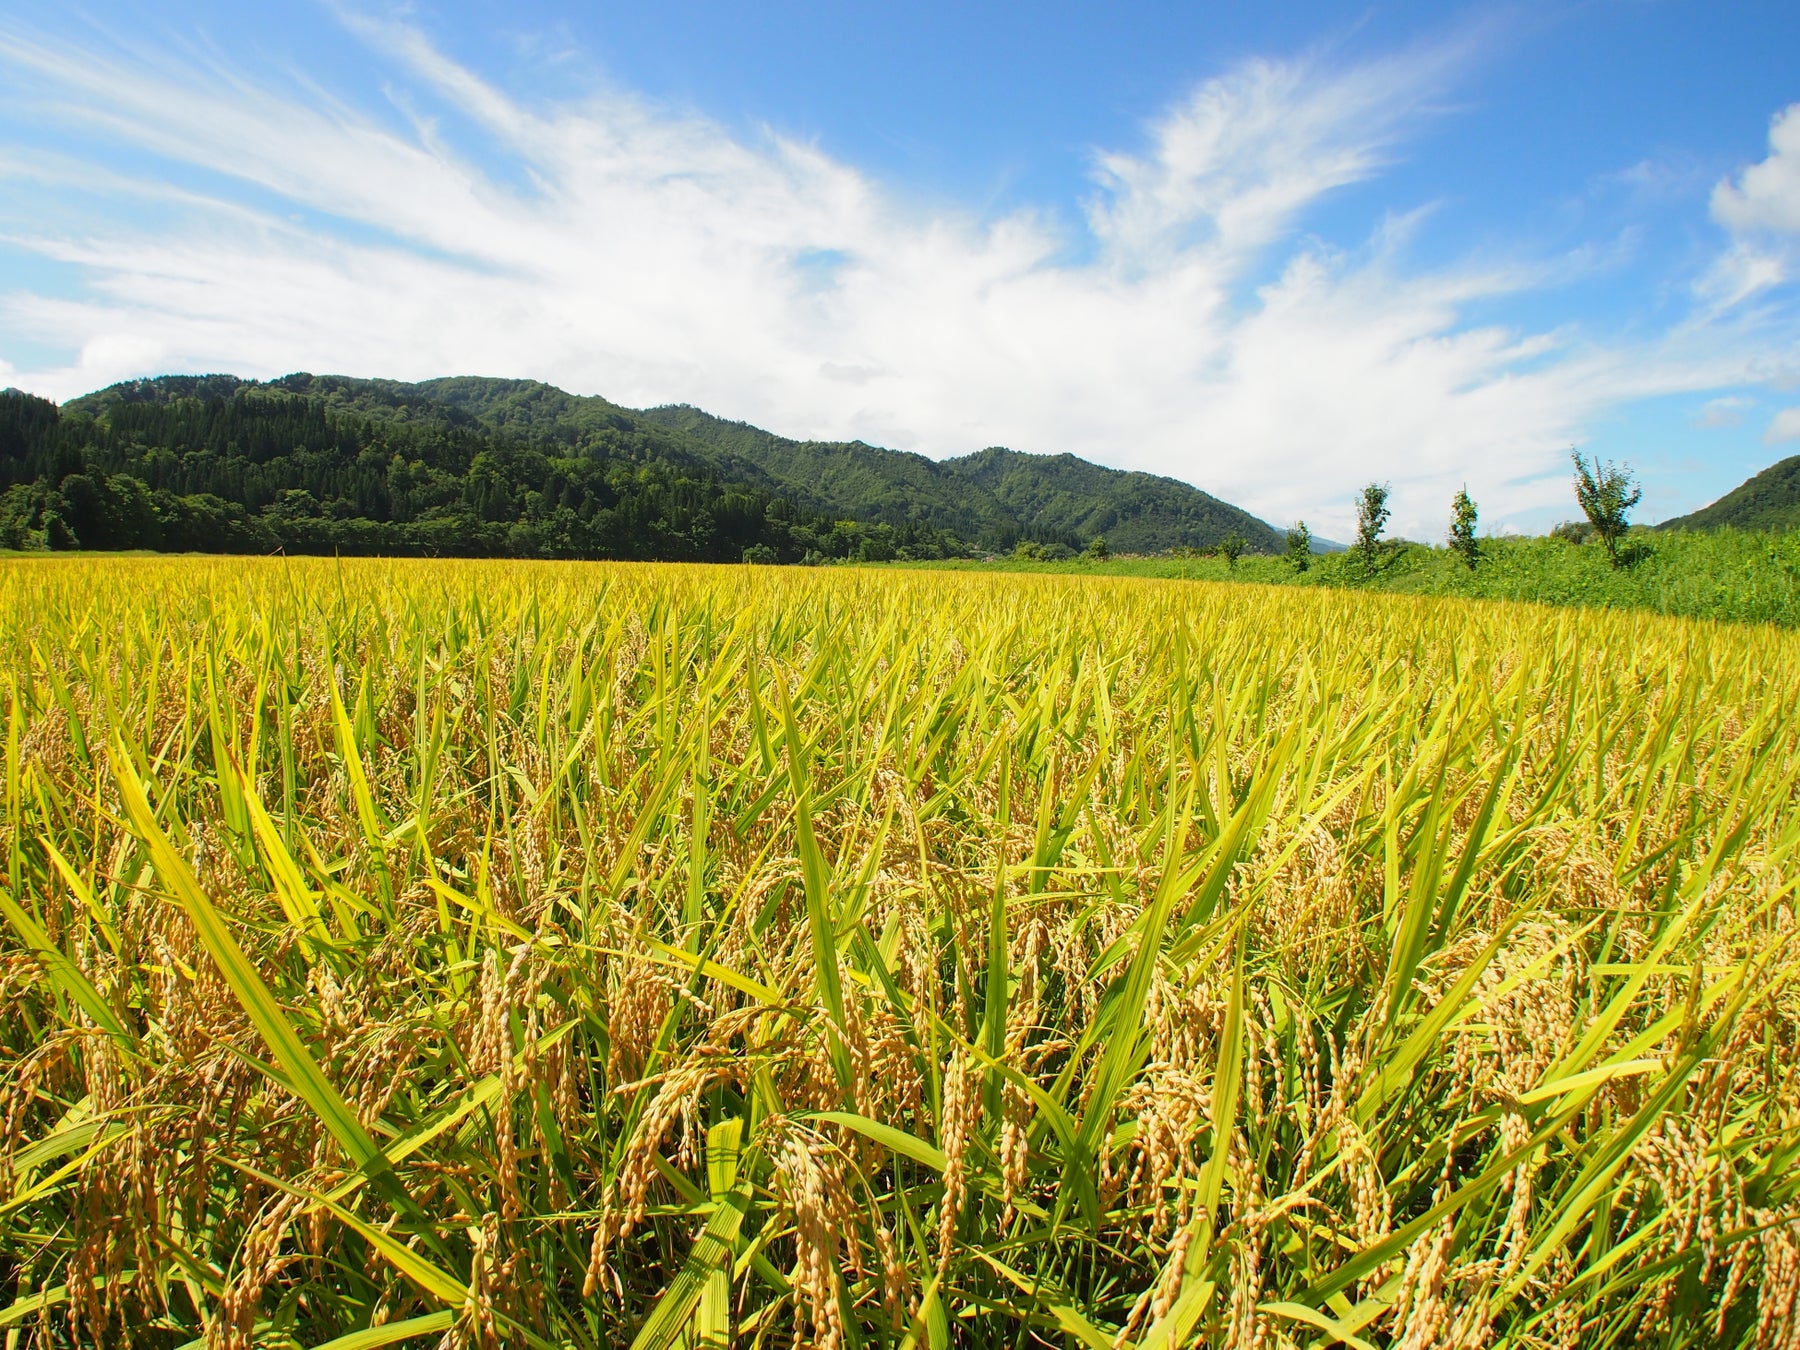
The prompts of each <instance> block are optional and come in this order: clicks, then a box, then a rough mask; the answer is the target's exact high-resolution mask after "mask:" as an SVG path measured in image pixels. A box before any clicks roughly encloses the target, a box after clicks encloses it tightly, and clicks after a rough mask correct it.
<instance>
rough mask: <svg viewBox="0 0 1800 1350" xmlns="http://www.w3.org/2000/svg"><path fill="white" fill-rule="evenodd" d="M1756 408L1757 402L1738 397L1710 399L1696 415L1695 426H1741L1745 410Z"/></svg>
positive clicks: (1729, 396)
mask: <svg viewBox="0 0 1800 1350" xmlns="http://www.w3.org/2000/svg"><path fill="white" fill-rule="evenodd" d="M1755 406H1756V400H1754V399H1748V398H1742V397H1739V396H1736V395H1728V396H1727V397H1725V398H1715V399H1709V400H1708V401H1707V402H1706V403H1704V404H1702V405H1701V407H1700V411H1699V412H1698V413H1696V414H1695V415H1694V425H1695V426H1697V427H1735V426H1741V425H1742V424H1743V421H1744V410H1745V409H1747V408H1754V407H1755Z"/></svg>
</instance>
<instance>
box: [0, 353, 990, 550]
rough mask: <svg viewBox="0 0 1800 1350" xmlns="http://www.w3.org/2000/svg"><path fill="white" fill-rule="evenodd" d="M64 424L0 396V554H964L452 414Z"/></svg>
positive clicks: (915, 536)
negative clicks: (519, 435) (72, 551)
mask: <svg viewBox="0 0 1800 1350" xmlns="http://www.w3.org/2000/svg"><path fill="white" fill-rule="evenodd" d="M208 378H209V377H196V378H193V379H189V380H186V381H183V382H181V383H179V384H177V383H176V382H173V381H158V382H153V383H154V386H155V387H154V388H152V387H151V385H150V383H147V384H146V386H145V389H144V391H143V392H141V394H133V393H132V392H131V391H130V390H129V389H127V390H126V392H125V393H123V394H121V395H120V396H118V397H115V398H112V399H109V400H107V401H105V402H103V403H101V404H99V405H93V404H92V400H84V401H82V404H86V405H89V406H82V404H78V405H77V406H75V407H73V408H70V409H58V408H57V407H56V405H54V404H52V403H48V402H46V401H44V400H43V399H39V398H34V397H32V396H30V395H27V394H21V393H19V392H17V391H13V390H8V391H6V392H5V393H0V548H11V549H34V548H43V549H66V548H90V549H127V548H142V549H162V550H169V551H193V552H219V553H251V552H274V551H276V550H286V551H288V552H294V553H327V554H329V553H345V554H395V555H406V554H412V555H443V556H505V557H531V558H536V557H545V558H621V559H662V560H686V561H707V562H736V561H739V560H743V559H749V560H753V561H768V562H801V561H806V560H808V559H812V560H824V559H834V558H853V559H861V560H865V561H882V560H886V559H890V558H894V557H908V556H910V557H919V558H927V557H942V556H946V555H951V554H955V553H959V552H962V551H963V548H962V545H961V544H960V542H959V541H958V540H956V539H955V538H954V537H952V536H949V535H947V534H945V533H943V532H941V531H937V530H934V529H932V528H930V527H929V526H925V525H910V524H903V525H900V526H895V525H892V524H885V523H866V522H857V521H840V520H833V519H829V518H827V517H823V516H820V515H818V514H816V513H814V512H810V511H807V510H805V509H803V508H801V507H798V506H796V505H795V504H794V503H793V502H791V501H790V500H788V499H787V498H785V497H783V496H781V495H778V494H776V493H773V492H770V491H768V490H767V489H765V488H763V487H760V486H755V485H748V484H743V483H732V482H727V481H722V480H721V479H719V478H718V477H717V476H716V475H714V474H712V473H710V472H708V471H707V469H706V468H705V467H704V466H703V465H698V464H696V463H694V462H691V461H684V460H683V459H682V458H680V457H673V456H660V455H658V453H657V447H655V446H654V445H642V444H633V443H632V442H631V440H630V438H629V437H626V436H623V435H618V436H611V437H604V438H602V437H591V438H589V439H588V442H587V443H586V444H584V445H582V446H581V447H579V448H575V447H569V446H566V445H558V444H555V443H554V442H552V441H547V440H543V439H539V440H538V441H537V442H536V443H533V442H530V441H524V440H515V439H510V438H507V437H505V436H503V435H501V434H497V433H496V432H494V431H493V430H492V429H490V428H487V427H483V426H481V425H480V424H478V423H476V422H475V421H474V420H473V419H471V418H468V417H458V416H457V415H456V414H455V411H454V410H440V409H433V408H430V407H428V406H422V407H420V408H417V409H406V410H404V413H405V415H401V416H395V415H393V412H392V411H391V410H383V412H385V413H386V414H387V415H372V414H368V413H364V412H362V411H360V410H349V409H346V408H344V407H343V406H342V405H341V402H334V401H333V400H332V399H331V398H329V397H326V396H323V395H322V394H320V393H311V392H309V393H298V392H288V391H285V390H283V389H280V388H278V387H271V386H246V385H241V384H238V382H236V381H231V382H229V383H223V382H217V381H215V383H211V384H209V383H208Z"/></svg>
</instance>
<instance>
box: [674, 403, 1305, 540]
mask: <svg viewBox="0 0 1800 1350" xmlns="http://www.w3.org/2000/svg"><path fill="white" fill-rule="evenodd" d="M644 416H645V417H647V418H649V419H651V420H653V421H656V422H659V423H661V424H662V425H664V426H669V427H675V428H679V429H680V430H682V431H684V432H686V433H688V434H689V435H691V436H694V437H695V438H696V439H699V440H702V441H705V442H706V443H707V444H709V445H714V446H717V447H719V448H721V449H724V450H728V451H730V452H731V453H733V454H735V455H736V456H738V457H740V458H742V459H746V460H749V461H751V462H752V463H754V464H756V465H757V466H758V467H759V468H762V469H764V470H765V471H767V472H768V473H769V474H770V476H771V477H772V478H773V479H774V480H775V481H777V482H779V483H781V484H782V485H783V487H784V488H786V489H787V490H789V491H791V492H793V493H794V494H795V497H796V500H799V501H804V502H806V503H807V504H809V505H813V506H816V507H817V508H818V509H819V510H822V511H852V512H854V511H856V510H860V509H866V507H865V504H866V503H869V502H875V503H878V510H879V512H880V513H881V514H880V517H879V518H881V519H892V520H898V519H919V520H925V521H929V522H930V523H931V524H933V525H936V526H937V527H938V528H940V529H944V530H948V531H950V532H951V533H953V534H957V535H959V536H960V537H962V538H964V539H972V540H976V541H978V542H980V543H982V544H983V545H985V546H987V547H990V548H1003V549H1005V548H1011V547H1012V546H1013V544H1014V543H1015V542H1017V541H1018V540H1019V539H1033V540H1041V541H1043V542H1046V543H1061V544H1064V545H1067V546H1072V547H1075V548H1080V547H1081V546H1082V545H1084V544H1085V543H1087V542H1088V541H1090V540H1092V539H1093V538H1095V537H1096V536H1104V537H1105V539H1106V541H1107V543H1108V545H1109V546H1110V547H1112V548H1114V549H1117V550H1121V551H1127V552H1161V551H1163V550H1166V549H1171V548H1182V547H1188V548H1201V547H1206V546H1209V545H1213V544H1216V543H1218V542H1219V540H1221V539H1223V538H1225V536H1227V535H1229V534H1234V533H1235V534H1239V535H1242V536H1243V537H1244V539H1245V540H1246V541H1247V542H1248V545H1249V547H1250V548H1252V549H1257V550H1261V551H1265V552H1276V551H1278V550H1279V549H1280V547H1281V543H1282V539H1281V535H1280V534H1279V533H1278V532H1277V531H1276V530H1274V529H1273V528H1272V527H1271V526H1269V525H1268V524H1267V523H1266V522H1264V521H1261V520H1258V519H1257V518H1256V517H1255V516H1253V515H1251V514H1250V513H1249V512H1247V511H1243V510H1240V509H1239V508H1238V507H1235V506H1232V505H1231V504H1230V503H1228V502H1222V501H1220V500H1219V499H1218V498H1216V497H1211V496H1208V495H1207V494H1206V493H1204V492H1201V491H1200V490H1199V489H1197V488H1194V487H1191V486H1189V485H1188V484H1186V483H1183V482H1179V481H1177V480H1176V479H1173V478H1161V477H1158V476H1156V475H1154V474H1147V473H1127V472H1124V471H1122V470H1119V469H1109V468H1105V467H1103V466H1101V465H1099V464H1092V463H1089V462H1088V461H1087V460H1084V459H1078V458H1076V457H1075V456H1074V455H1032V454H1024V453H1022V452H1020V451H1016V450H1006V449H1002V448H1000V447H997V446H996V447H990V448H988V449H986V450H980V451H977V452H976V453H974V454H972V455H964V456H961V457H958V458H951V459H944V460H930V459H926V458H925V457H924V456H923V455H913V454H906V453H903V452H901V451H898V450H882V449H878V448H876V447H874V446H869V445H864V444H862V443H861V442H860V441H851V442H825V441H793V440H788V439H786V438H784V437H780V436H774V435H771V434H770V433H769V432H766V431H761V430H759V429H758V428H756V427H752V426H747V425H745V424H744V423H741V422H725V421H722V420H721V419H719V418H716V417H712V416H710V415H708V414H706V413H703V412H701V411H700V410H699V409H697V408H688V407H669V408H652V409H650V410H649V411H648V412H647V413H645V414H644Z"/></svg>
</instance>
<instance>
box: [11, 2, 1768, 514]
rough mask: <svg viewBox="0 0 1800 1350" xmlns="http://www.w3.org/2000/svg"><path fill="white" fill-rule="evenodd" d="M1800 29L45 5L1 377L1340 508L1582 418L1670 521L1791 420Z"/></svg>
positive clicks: (1369, 13)
mask: <svg viewBox="0 0 1800 1350" xmlns="http://www.w3.org/2000/svg"><path fill="white" fill-rule="evenodd" d="M1796 52H1800V7H1796V6H1794V5H1792V4H1787V5H1778V4H1772V3H1770V4H1763V3H1742V4H1718V3H1715V4H1698V3H1673V2H1668V3H1657V2H1655V0H1629V2H1627V0H1615V2H1611V3H1589V4H1570V5H1551V4H1541V3H1540V4H1531V3H1525V4H1514V5H1506V6H1497V5H1469V6H1464V7H1460V8H1458V7H1451V6H1445V5H1442V4H1430V5H1428V4H1417V3H1403V4H1402V3H1396V4H1368V5H1360V6H1345V5H1330V4H1307V5H1300V4H1289V5H1283V6H1261V7H1251V6H1236V5H1233V6H1225V5H1213V6H1198V5H1193V4H1186V5H1166V4H1148V3H1135V4H1134V3H1119V4H1112V5H1106V6H1101V5H1074V4H1042V3H1040V4H1031V5H1026V4H990V5H968V4H964V5H949V4H941V5H940V4H914V5H909V6H905V7H900V6H893V7H886V8H884V9H882V10H880V11H877V10H876V9H875V8H874V7H871V6H858V5H824V4H801V3H786V2H782V0H777V2H776V3H766V4H762V5H758V6H742V5H731V6H726V5H713V4H702V3H697V0H665V2H664V3H660V4H657V5H654V6H651V5H639V6H629V7H627V6H570V5H566V4H557V3H552V2H551V0H525V2H524V3H515V4H512V5H509V6H506V7H504V8H501V7H497V6H476V5H466V4H412V5H406V6H404V7H383V6H369V5H359V4H353V3H343V4H336V5H316V4H284V3H273V4H269V5H263V6H239V5H234V6H226V5H223V4H215V3H192V4H183V5H180V6H169V5H163V6H154V5H136V4H97V5H90V6H87V7H85V8H83V9H80V10H72V9H70V8H69V7H68V6H66V5H50V4H40V3H37V2H36V0H23V3H19V2H17V0H15V3H14V4H12V5H11V6H9V8H8V10H7V14H6V16H5V17H0V185H3V186H0V383H11V384H16V385H19V386H21V387H24V388H28V389H33V390H36V391H38V392H41V393H44V394H46V395H48V396H51V397H56V398H66V397H70V396H72V395H74V394H77V393H81V392H84V391H86V390H87V389H91V388H94V387H97V386H99V385H103V384H106V383H109V382H111V381H113V380H116V379H120V378H126V377H129V376H136V375H143V374H154V373H160V372H163V371H177V370H221V369H222V370H231V371H235V372H237V373H240V374H244V375H253V376H270V375H275V374H280V373H284V372H286V371H289V370H294V369H310V370H314V371H337V372H344V373H352V374H372V375H388V376H394V377H399V378H423V377H426V376H430V375H435V374H447V373H480V374H497V375H514V376H530V377H535V378H541V379H546V380H550V381H552V382H553V383H557V384H560V385H562V386H563V387H565V388H569V389H573V390H576V391H578V392H582V393H600V394H605V395H606V396H608V397H610V398H613V399H615V400H617V401H619V402H622V403H626V404H630V405H634V406H644V405H649V404H654V403H659V402H675V401H682V402H692V403H697V404H699V405H701V406H703V407H707V408H709V409H710V410H713V411H716V412H718V413H721V414H723V415H725V416H730V417H741V418H744V419H746V420H749V421H753V422H757V423H759V424H761V425H765V426H768V427H771V428H772V429H775V430H778V431H782V432H785V433H788V434H793V435H810V436H827V437H850V436H859V437H861V438H863V439H866V440H869V441H872V442H875V443H878V444H886V445H894V446H899V447H902V448H908V449H916V450H919V451H921V452H923V453H926V454H931V455H938V456H941V455H947V454H957V453H964V452H967V451H969V450H973V449H977V448H980V447H981V446H983V445H988V444H1006V445H1011V446H1013V447H1014V448H1017V449H1023V450H1036V451H1045V452H1060V451H1071V452H1073V453H1076V454H1081V455H1085V456H1087V457H1089V458H1092V459H1096V460H1099V461H1101V462H1104V463H1109V464H1115V465H1119V466H1121V467H1130V468H1142V469H1147V470H1151V471H1154V472H1160V473H1168V474H1172V475H1174V476H1177V477H1180V478H1184V479H1186V480H1188V481H1190V482H1194V483H1196V484H1198V485H1199V486H1201V487H1204V488H1206V489H1207V490H1209V491H1213V492H1216V493H1218V494H1219V495H1221V496H1224V497H1226V498H1227V499H1229V500H1233V501H1236V502H1239V503H1241V504H1243V505H1245V506H1247V507H1249V508H1250V509H1252V510H1255V511H1257V512H1258V513H1259V514H1261V515H1263V516H1265V517H1266V518H1268V519H1270V520H1272V521H1275V522H1276V523H1278V524H1280V523H1286V522H1288V521H1290V520H1292V519H1295V518H1297V517H1301V516H1304V517H1305V518H1306V519H1307V520H1308V521H1309V522H1311V523H1312V524H1313V525H1314V528H1315V529H1316V530H1318V531H1320V532H1321V533H1326V534H1330V533H1334V532H1336V533H1339V534H1341V533H1343V532H1344V531H1345V530H1346V529H1347V528H1348V521H1349V518H1350V498H1351V496H1352V494H1353V493H1354V491H1355V489H1356V488H1357V487H1358V486H1359V485H1360V484H1361V483H1363V482H1367V481H1369V480H1370V479H1372V478H1373V479H1385V480H1388V481H1391V482H1392V483H1393V485H1394V489H1395V500H1396V507H1397V509H1396V524H1397V526H1398V527H1399V528H1400V529H1401V530H1403V531H1404V532H1406V533H1408V534H1412V535H1414V536H1415V537H1436V536H1437V535H1438V534H1440V533H1441V532H1442V528H1443V520H1442V518H1443V517H1444V516H1445V515H1446V513H1447V502H1448V498H1449V495H1450V494H1451V493H1452V492H1454V490H1455V489H1456V487H1458V486H1461V485H1462V484H1464V483H1465V482H1466V483H1467V484H1468V485H1469V488H1470V491H1471V492H1472V493H1473V494H1474V495H1475V497H1476V499H1477V500H1478V501H1479V502H1480V503H1481V504H1482V507H1483V519H1484V524H1486V525H1487V526H1488V527H1489V528H1493V529H1525V530H1533V529H1541V528H1544V527H1545V526H1547V525H1548V524H1551V523H1554V521H1556V520H1558V519H1562V518H1564V517H1566V516H1567V515H1569V514H1570V513H1571V510H1572V505H1571V503H1570V501H1569V496H1568V491H1567V473H1566V467H1567V452H1568V449H1569V447H1570V446H1572V445H1576V446H1581V447H1583V448H1584V449H1586V450H1589V451H1593V452H1596V453H1599V454H1602V455H1605V456H1609V457H1614V458H1626V459H1629V460H1630V461H1631V462H1632V463H1633V464H1634V466H1636V467H1637V468H1638V469H1639V470H1640V472H1641V476H1642V478H1643V481H1644V485H1645V489H1646V491H1645V501H1644V508H1643V512H1644V514H1645V516H1646V518H1649V519H1655V518H1659V517H1661V516H1664V515H1669V514H1675V513H1678V512H1680V511H1684V510H1688V509H1691V508H1692V507H1694V506H1697V505H1700V504H1702V503H1704V502H1705V501H1708V500H1710V499H1712V498H1713V497H1716V496H1717V495H1719V493H1721V492H1723V491H1725V490H1726V489H1728V488H1729V487H1731V486H1732V485H1734V484H1735V483H1736V482H1738V481H1740V480H1741V479H1742V478H1744V477H1745V476H1747V475H1748V474H1749V473H1752V472H1754V471H1756V470H1757V469H1760V468H1762V467H1764V466H1765V465H1767V464H1769V463H1772V462H1773V461H1774V460H1776V459H1778V458H1781V457H1783V456H1785V455H1787V454H1792V453H1796V452H1800V286H1797V285H1796V277H1797V276H1800V61H1797V60H1796V59H1795V58H1794V53H1796ZM1789 108H1795V109H1796V111H1795V112H1794V113H1793V114H1791V115H1787V110H1788V109H1789ZM1784 116H1785V120H1784Z"/></svg>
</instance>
